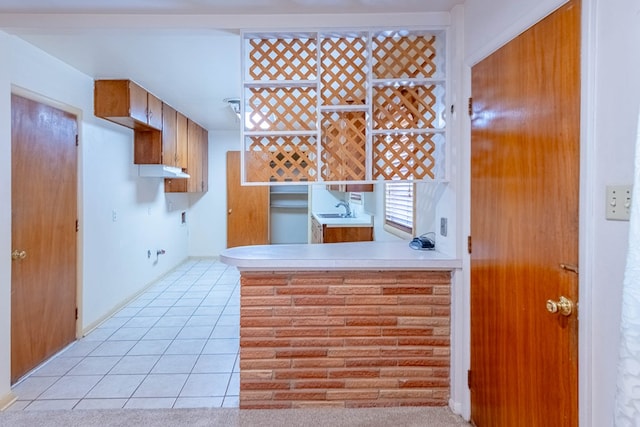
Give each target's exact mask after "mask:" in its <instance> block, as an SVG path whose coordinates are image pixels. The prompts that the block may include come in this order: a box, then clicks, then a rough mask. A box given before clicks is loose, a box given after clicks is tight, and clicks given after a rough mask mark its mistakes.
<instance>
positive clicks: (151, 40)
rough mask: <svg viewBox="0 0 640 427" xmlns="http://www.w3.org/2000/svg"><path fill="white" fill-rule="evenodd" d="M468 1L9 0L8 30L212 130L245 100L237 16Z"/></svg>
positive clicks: (405, 8)
mask: <svg viewBox="0 0 640 427" xmlns="http://www.w3.org/2000/svg"><path fill="white" fill-rule="evenodd" d="M463 2H464V0H227V1H221V0H2V1H1V2H0V29H2V30H4V31H6V32H8V33H10V34H14V35H16V36H18V37H20V38H22V39H24V40H25V41H27V42H29V43H31V44H33V45H35V46H37V47H39V48H40V49H42V50H44V51H46V52H48V53H50V54H51V55H53V56H55V57H57V58H59V59H61V60H62V61H64V62H66V63H68V64H70V65H71V66H73V67H74V68H76V69H78V70H80V71H81V72H83V73H85V74H87V75H89V76H91V77H92V78H95V79H97V78H128V79H132V80H135V81H137V82H138V83H139V84H140V85H142V86H143V87H145V88H146V89H148V90H149V91H150V92H152V93H154V94H155V95H156V96H158V97H159V98H161V99H163V100H164V101H165V102H167V103H169V104H171V105H172V106H173V107H174V108H176V109H178V110H179V111H181V112H183V113H184V114H186V115H187V116H189V117H190V118H192V119H194V120H195V121H197V122H198V123H200V124H201V125H203V126H204V127H206V128H207V129H209V130H231V129H239V123H238V121H237V119H236V118H235V116H234V115H233V113H232V111H231V110H230V109H229V108H228V107H227V105H226V104H225V102H224V101H223V99H224V98H229V97H239V96H240V87H241V81H240V38H239V35H238V32H239V31H238V28H240V27H241V25H237V26H236V27H235V28H234V23H236V22H239V17H243V16H254V18H255V16H256V15H260V16H262V17H261V18H259V20H257V21H255V20H254V21H253V22H265V21H264V19H265V18H264V15H267V14H269V15H290V14H297V15H298V16H299V15H314V14H320V13H321V14H358V13H359V14H362V12H363V11H366V13H368V14H383V15H382V16H384V14H388V13H411V14H415V13H429V12H448V11H450V10H451V9H452V8H453V7H454V6H455V5H457V4H461V3H463ZM77 14H82V16H78V15H77ZM291 18H292V19H294V22H295V19H298V18H296V17H291Z"/></svg>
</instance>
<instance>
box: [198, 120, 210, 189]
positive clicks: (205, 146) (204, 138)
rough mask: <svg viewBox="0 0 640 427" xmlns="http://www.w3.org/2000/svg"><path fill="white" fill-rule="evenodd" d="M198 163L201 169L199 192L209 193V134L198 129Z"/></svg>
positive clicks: (204, 130)
mask: <svg viewBox="0 0 640 427" xmlns="http://www.w3.org/2000/svg"><path fill="white" fill-rule="evenodd" d="M200 130H201V131H200V161H201V168H202V173H201V176H202V187H201V189H200V191H202V192H203V193H206V192H207V191H209V132H208V131H207V130H206V129H205V128H203V127H201V128H200Z"/></svg>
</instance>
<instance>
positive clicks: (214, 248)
mask: <svg viewBox="0 0 640 427" xmlns="http://www.w3.org/2000/svg"><path fill="white" fill-rule="evenodd" d="M239 126H240V125H239V124H238V130H237V131H214V132H209V191H208V192H207V193H205V194H204V195H202V194H194V195H191V196H190V197H191V205H192V208H191V211H190V212H189V214H188V216H187V223H188V226H189V256H193V257H217V256H218V255H220V252H222V251H223V250H224V249H225V248H226V247H227V151H239V150H240V128H239Z"/></svg>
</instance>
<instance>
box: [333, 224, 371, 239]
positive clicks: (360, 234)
mask: <svg viewBox="0 0 640 427" xmlns="http://www.w3.org/2000/svg"><path fill="white" fill-rule="evenodd" d="M372 240H373V227H326V226H325V227H323V234H322V242H323V243H339V242H369V241H372Z"/></svg>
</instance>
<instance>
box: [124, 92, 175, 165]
mask: <svg viewBox="0 0 640 427" xmlns="http://www.w3.org/2000/svg"><path fill="white" fill-rule="evenodd" d="M146 132H149V134H145V133H146ZM160 136H161V138H160ZM134 163H136V164H162V165H167V166H172V167H176V168H179V169H186V167H187V118H186V116H184V115H183V114H182V113H180V112H179V111H176V110H175V109H174V108H173V107H171V106H170V105H168V104H165V103H163V104H162V133H160V132H158V131H155V130H152V131H146V130H139V129H136V130H135V140H134Z"/></svg>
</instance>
